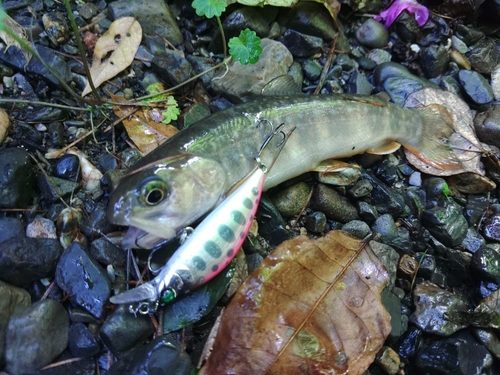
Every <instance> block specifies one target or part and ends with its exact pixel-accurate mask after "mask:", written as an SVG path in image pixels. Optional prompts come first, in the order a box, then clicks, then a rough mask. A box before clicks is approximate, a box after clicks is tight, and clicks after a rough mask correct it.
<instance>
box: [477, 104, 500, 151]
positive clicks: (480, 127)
mask: <svg viewBox="0 0 500 375" xmlns="http://www.w3.org/2000/svg"><path fill="white" fill-rule="evenodd" d="M474 129H475V130H476V134H477V136H478V138H479V140H480V141H481V142H485V143H487V144H489V145H494V146H496V147H500V107H499V106H492V107H491V108H489V109H488V110H487V111H484V112H479V113H478V114H477V115H476V117H475V118H474Z"/></svg>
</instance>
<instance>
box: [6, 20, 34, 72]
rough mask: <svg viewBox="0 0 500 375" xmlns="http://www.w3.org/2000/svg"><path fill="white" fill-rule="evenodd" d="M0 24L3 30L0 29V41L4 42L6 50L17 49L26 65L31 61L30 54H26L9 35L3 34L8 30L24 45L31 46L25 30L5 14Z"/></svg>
mask: <svg viewBox="0 0 500 375" xmlns="http://www.w3.org/2000/svg"><path fill="white" fill-rule="evenodd" d="M2 24H3V28H2V29H0V39H2V40H3V41H4V42H5V44H6V45H7V48H9V47H10V46H15V47H17V48H19V49H20V50H21V52H22V54H23V55H24V58H25V59H26V64H25V65H28V63H29V62H30V60H31V53H29V52H27V51H26V50H25V49H24V48H22V47H21V45H20V44H19V43H18V42H17V41H16V40H15V39H13V38H12V37H11V36H10V35H9V34H7V33H6V32H5V30H6V29H7V30H10V31H12V32H13V33H14V34H15V35H17V36H18V37H19V38H21V39H22V40H23V41H24V42H26V44H29V45H31V42H30V40H29V38H28V33H27V32H26V29H25V28H24V27H22V26H21V25H20V24H19V23H17V22H16V21H14V20H13V19H12V18H10V17H9V15H7V14H5V16H4V18H3V20H2Z"/></svg>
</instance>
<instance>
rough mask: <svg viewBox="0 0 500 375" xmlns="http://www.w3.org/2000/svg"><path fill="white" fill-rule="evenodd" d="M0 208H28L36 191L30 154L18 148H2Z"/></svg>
mask: <svg viewBox="0 0 500 375" xmlns="http://www.w3.org/2000/svg"><path fill="white" fill-rule="evenodd" d="M0 171H1V173H0V208H26V207H27V206H28V205H29V204H31V203H32V200H33V196H34V194H35V192H36V177H35V171H34V168H33V164H32V162H31V158H30V156H29V154H28V153H27V152H26V151H24V150H21V149H18V148H6V149H3V150H0Z"/></svg>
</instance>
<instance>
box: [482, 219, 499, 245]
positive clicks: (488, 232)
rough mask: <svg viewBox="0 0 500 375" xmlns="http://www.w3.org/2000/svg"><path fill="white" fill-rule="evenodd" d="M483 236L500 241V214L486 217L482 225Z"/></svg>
mask: <svg viewBox="0 0 500 375" xmlns="http://www.w3.org/2000/svg"><path fill="white" fill-rule="evenodd" d="M483 234H484V236H485V237H486V238H487V239H489V240H491V241H495V242H500V214H497V215H493V216H492V217H490V218H488V219H486V221H485V223H484V226H483Z"/></svg>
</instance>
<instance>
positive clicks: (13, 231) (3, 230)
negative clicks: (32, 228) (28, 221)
mask: <svg viewBox="0 0 500 375" xmlns="http://www.w3.org/2000/svg"><path fill="white" fill-rule="evenodd" d="M13 237H24V227H23V224H22V223H21V222H20V221H19V220H18V219H16V218H13V217H0V243H2V242H4V241H7V240H9V239H11V238H13Z"/></svg>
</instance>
